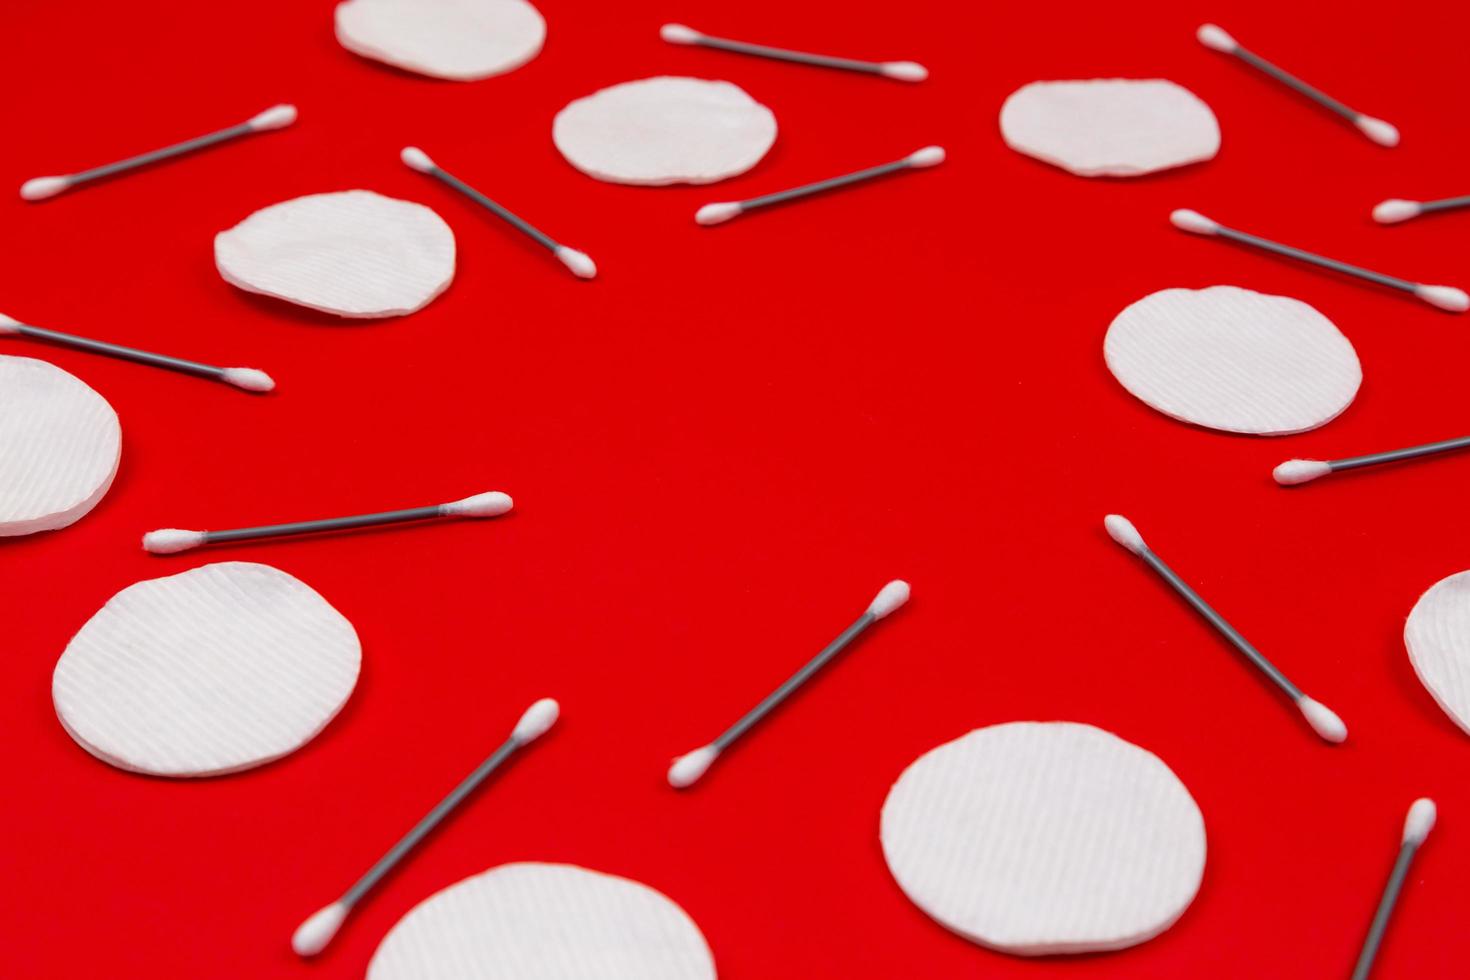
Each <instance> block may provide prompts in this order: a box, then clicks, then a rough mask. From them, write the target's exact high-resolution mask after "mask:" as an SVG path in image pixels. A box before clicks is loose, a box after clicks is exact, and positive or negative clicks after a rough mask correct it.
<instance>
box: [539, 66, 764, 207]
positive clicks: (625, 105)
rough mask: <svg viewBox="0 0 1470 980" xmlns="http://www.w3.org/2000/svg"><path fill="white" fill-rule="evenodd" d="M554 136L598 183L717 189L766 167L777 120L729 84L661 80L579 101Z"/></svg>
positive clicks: (607, 90)
mask: <svg viewBox="0 0 1470 980" xmlns="http://www.w3.org/2000/svg"><path fill="white" fill-rule="evenodd" d="M551 137H552V139H553V140H554V141H555V142H556V148H557V149H558V150H560V151H561V152H562V156H564V157H566V158H567V162H568V163H570V164H571V165H572V166H574V167H576V168H577V169H578V170H580V171H582V172H583V173H585V174H588V175H589V176H592V177H596V178H597V179H598V180H606V181H610V182H612V183H615V184H649V185H654V184H710V183H713V182H715V181H717V180H723V179H725V178H726V177H733V176H735V175H736V174H743V173H745V171H747V170H749V169H750V168H751V167H754V166H755V165H756V164H757V163H759V162H760V159H761V158H762V157H764V156H765V155H766V151H767V150H769V149H770V148H771V144H772V143H774V142H775V141H776V117H775V115H773V114H772V113H771V110H770V109H767V108H766V107H765V106H763V105H761V104H760V103H759V102H757V101H755V100H754V99H752V98H751V97H750V96H749V95H746V94H745V92H744V90H742V89H741V88H739V87H738V86H736V85H732V84H730V83H729V82H710V81H705V80H704V79H700V78H674V77H669V76H660V77H658V78H645V79H642V80H641V81H637V82H624V83H623V84H621V85H614V86H613V87H612V88H605V89H603V90H602V91H600V92H596V93H593V94H592V95H589V96H587V97H586V98H584V99H578V100H577V101H575V102H573V103H571V104H570V105H568V106H567V107H566V108H565V109H563V110H562V111H561V112H559V113H557V114H556V121H555V122H554V123H553V124H552V128H551Z"/></svg>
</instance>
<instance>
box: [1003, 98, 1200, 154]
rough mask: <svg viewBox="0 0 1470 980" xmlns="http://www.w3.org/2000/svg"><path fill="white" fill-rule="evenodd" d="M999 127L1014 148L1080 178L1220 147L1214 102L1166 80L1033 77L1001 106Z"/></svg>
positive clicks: (1007, 142) (1008, 143) (1009, 144)
mask: <svg viewBox="0 0 1470 980" xmlns="http://www.w3.org/2000/svg"><path fill="white" fill-rule="evenodd" d="M1000 131H1001V135H1002V136H1004V137H1005V141H1006V145H1007V146H1009V147H1010V148H1011V149H1013V150H1015V151H1016V152H1017V153H1024V154H1026V155H1027V156H1030V157H1035V158H1036V159H1038V160H1044V161H1046V162H1047V163H1050V164H1053V165H1055V166H1058V167H1061V168H1062V169H1063V170H1069V171H1071V172H1072V173H1074V174H1077V175H1079V176H1082V177H1137V176H1139V175H1141V174H1147V173H1153V172H1154V171H1155V170H1167V169H1169V168H1170V167H1182V166H1184V165H1185V164H1188V163H1197V162H1199V161H1200V160H1209V159H1211V158H1212V157H1214V155H1215V154H1216V153H1218V152H1219V150H1220V124H1219V123H1217V122H1216V121H1215V114H1214V113H1213V112H1211V111H1210V107H1209V106H1207V105H1205V104H1204V103H1203V102H1201V101H1200V99H1199V97H1198V96H1196V95H1195V94H1194V93H1193V92H1191V91H1189V89H1187V88H1183V87H1181V86H1179V85H1175V84H1174V83H1173V82H1168V81H1164V80H1163V79H1149V80H1146V81H1145V80H1138V79H1128V78H1108V79H1096V80H1094V81H1086V82H1032V83H1031V84H1030V85H1025V86H1022V87H1021V88H1018V89H1017V90H1016V91H1014V92H1012V93H1011V96H1010V98H1008V99H1006V101H1005V105H1003V106H1001V109H1000Z"/></svg>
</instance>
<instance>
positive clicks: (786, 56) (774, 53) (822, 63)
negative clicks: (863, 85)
mask: <svg viewBox="0 0 1470 980" xmlns="http://www.w3.org/2000/svg"><path fill="white" fill-rule="evenodd" d="M695 43H696V44H699V45H701V46H703V47H706V48H715V49H717V50H720V51H733V52H735V53H736V54H752V55H755V56H757V57H760V58H774V59H775V60H777V61H792V62H795V63H796V64H799V65H816V66H818V67H820V68H843V69H846V70H847V71H865V72H868V73H869V74H871V75H881V74H882V73H883V66H882V65H881V64H879V63H878V62H875V61H857V60H854V59H852V58H833V57H830V56H828V55H825V54H807V53H806V52H805V51H789V50H787V49H786V48H772V47H767V46H766V45H764V44H748V43H746V42H745V41H731V40H729V39H728V38H723V37H710V36H709V35H707V34H701V35H700V37H699V40H698V41H696V42H695Z"/></svg>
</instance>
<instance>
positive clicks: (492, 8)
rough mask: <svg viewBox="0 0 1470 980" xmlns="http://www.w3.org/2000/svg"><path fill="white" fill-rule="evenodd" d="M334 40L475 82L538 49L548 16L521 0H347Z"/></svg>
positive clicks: (379, 57)
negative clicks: (544, 17)
mask: <svg viewBox="0 0 1470 980" xmlns="http://www.w3.org/2000/svg"><path fill="white" fill-rule="evenodd" d="M336 22H337V41H338V43H340V44H341V45H342V47H344V48H346V49H347V50H348V51H351V52H353V53H354V54H360V55H362V56H363V57H364V58H372V59H373V60H375V61H382V62H386V63H387V64H390V65H393V66H394V67H396V68H403V69H405V70H407V71H412V72H418V73H419V74H420V75H429V76H431V77H433V78H447V79H449V80H451V81H457V82H472V81H475V80H476V79H480V78H489V77H490V76H492V75H502V74H504V73H505V72H508V71H511V70H513V69H516V68H519V67H520V66H521V65H524V64H525V63H526V62H528V61H530V60H531V59H532V58H534V57H536V55H538V54H540V53H541V45H542V44H543V43H544V42H545V40H546V21H545V20H543V19H542V17H541V14H540V12H538V11H537V10H536V8H535V7H533V6H531V5H530V4H529V3H527V2H526V0H347V2H346V3H339V4H338V5H337V13H336Z"/></svg>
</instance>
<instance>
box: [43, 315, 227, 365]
mask: <svg viewBox="0 0 1470 980" xmlns="http://www.w3.org/2000/svg"><path fill="white" fill-rule="evenodd" d="M14 329H15V331H16V332H17V333H20V334H21V335H22V336H26V337H35V338H36V339H37V340H48V341H51V342H52V343H56V344H62V345H65V346H67V347H75V348H78V349H79V350H86V351H92V352H93V353H96V354H106V355H108V356H109V357H121V358H123V359H124V360H128V361H136V362H138V363H139V364H151V365H153V366H154V367H162V368H169V369H170V370H174V371H185V372H187V373H189V374H200V375H204V376H205V377H208V378H222V377H223V376H224V373H225V369H224V368H221V367H215V366H214V365H212V364H200V363H199V362H198V361H186V360H184V359H183V358H179V357H169V356H168V355H167V354H154V353H152V352H150V351H146V350H138V349H137V348H135V347H123V346H121V345H120V344H109V343H107V342H106V341H102V340H92V339H91V338H89V337H78V336H76V335H75V334H69V333H62V332H61V331H60V330H47V329H46V328H45V327H33V326H30V325H29V324H24V323H20V324H16V325H15V327H14Z"/></svg>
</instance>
